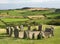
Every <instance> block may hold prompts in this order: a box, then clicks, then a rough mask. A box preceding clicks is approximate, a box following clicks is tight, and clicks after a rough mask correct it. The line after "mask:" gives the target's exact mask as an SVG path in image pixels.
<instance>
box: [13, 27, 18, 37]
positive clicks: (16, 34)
mask: <svg viewBox="0 0 60 44" xmlns="http://www.w3.org/2000/svg"><path fill="white" fill-rule="evenodd" d="M14 37H15V38H18V37H19V30H18V29H17V27H15V29H14Z"/></svg>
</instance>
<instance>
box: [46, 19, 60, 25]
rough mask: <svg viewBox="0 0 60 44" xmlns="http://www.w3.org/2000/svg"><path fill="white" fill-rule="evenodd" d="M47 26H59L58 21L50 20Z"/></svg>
mask: <svg viewBox="0 0 60 44" xmlns="http://www.w3.org/2000/svg"><path fill="white" fill-rule="evenodd" d="M47 24H49V25H60V19H58V20H51V21H50V22H48V23H47Z"/></svg>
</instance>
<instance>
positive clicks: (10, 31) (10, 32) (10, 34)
mask: <svg viewBox="0 0 60 44" xmlns="http://www.w3.org/2000/svg"><path fill="white" fill-rule="evenodd" d="M12 32H13V29H12V27H10V29H9V37H11V36H12Z"/></svg>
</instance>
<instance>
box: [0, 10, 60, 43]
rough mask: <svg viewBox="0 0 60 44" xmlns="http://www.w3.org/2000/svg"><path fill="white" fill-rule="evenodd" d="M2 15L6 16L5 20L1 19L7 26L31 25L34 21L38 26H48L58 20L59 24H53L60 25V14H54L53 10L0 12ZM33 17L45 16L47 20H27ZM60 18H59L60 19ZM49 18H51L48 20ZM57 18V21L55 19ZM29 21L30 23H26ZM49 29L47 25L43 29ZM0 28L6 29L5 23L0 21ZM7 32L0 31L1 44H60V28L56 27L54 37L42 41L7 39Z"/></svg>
mask: <svg viewBox="0 0 60 44" xmlns="http://www.w3.org/2000/svg"><path fill="white" fill-rule="evenodd" d="M0 15H1V16H5V17H4V18H3V17H2V18H1V19H2V20H3V21H5V22H6V23H7V24H9V23H12V24H22V23H23V24H24V23H25V24H26V23H31V22H32V21H35V22H37V23H38V24H46V23H47V22H49V21H51V20H52V21H53V19H54V20H58V19H59V20H58V22H53V23H56V24H58V23H59V24H58V25H60V12H58V13H56V12H53V9H52V10H47V11H45V10H43V11H41V10H38V11H37V10H34V11H29V10H0ZM8 15H9V16H23V18H13V17H12V18H8V17H7V18H6V16H8ZM32 15H45V16H46V19H33V20H31V19H29V18H25V17H27V16H32ZM57 16H58V17H59V18H58V17H57ZM48 17H49V18H48ZM55 17H56V18H57V19H55ZM25 21H28V22H25ZM45 27H47V26H46V25H44V26H43V29H44V28H45ZM0 28H5V25H4V23H2V22H1V21H0ZM24 29H25V30H26V29H27V28H26V27H25V28H24ZM5 33H6V31H5V30H4V29H0V44H60V26H55V29H54V35H55V36H54V37H51V38H47V39H40V40H27V39H19V38H17V39H16V38H13V37H7V35H5Z"/></svg>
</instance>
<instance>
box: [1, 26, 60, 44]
mask: <svg viewBox="0 0 60 44" xmlns="http://www.w3.org/2000/svg"><path fill="white" fill-rule="evenodd" d="M3 33H4V32H3ZM54 34H55V36H54V37H51V38H47V39H41V40H27V39H15V38H13V37H3V36H4V35H2V37H1V34H0V44H60V26H55V30H54Z"/></svg>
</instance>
